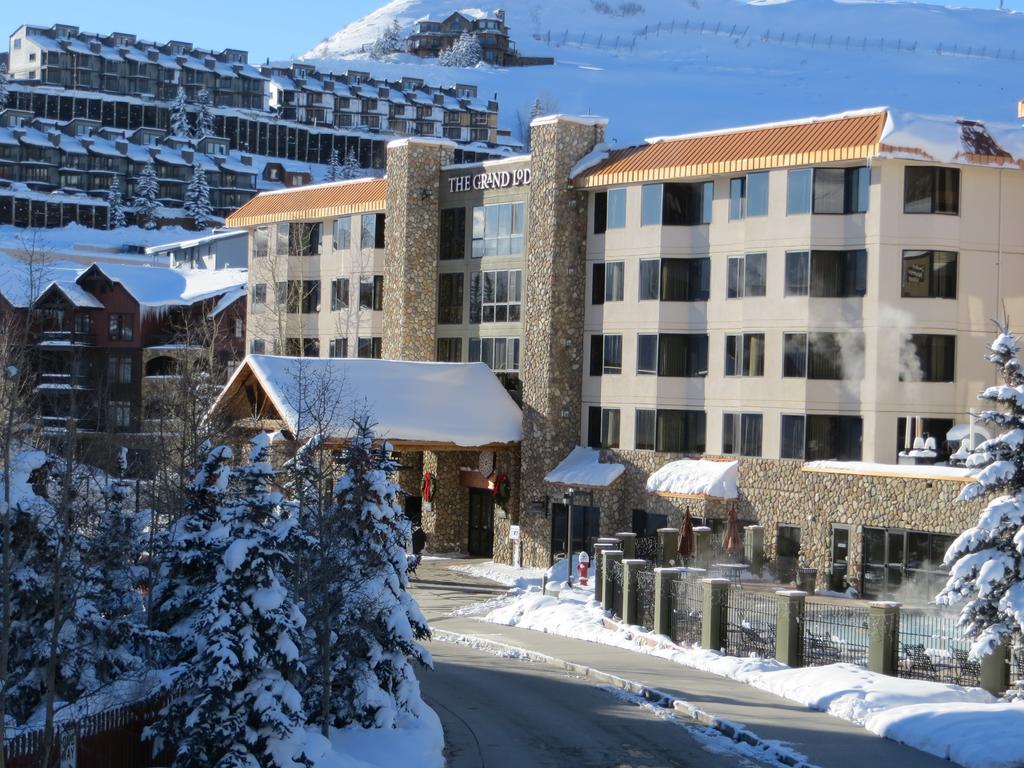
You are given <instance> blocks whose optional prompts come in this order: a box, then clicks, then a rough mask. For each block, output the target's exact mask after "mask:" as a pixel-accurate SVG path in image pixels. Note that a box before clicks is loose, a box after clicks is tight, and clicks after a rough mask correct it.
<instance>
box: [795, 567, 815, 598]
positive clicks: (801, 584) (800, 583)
mask: <svg viewBox="0 0 1024 768" xmlns="http://www.w3.org/2000/svg"><path fill="white" fill-rule="evenodd" d="M817 581H818V570H817V569H816V568H797V569H796V588H797V589H799V590H800V591H801V592H806V593H807V594H808V595H813V594H814V587H815V584H816V583H817Z"/></svg>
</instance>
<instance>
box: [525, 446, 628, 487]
mask: <svg viewBox="0 0 1024 768" xmlns="http://www.w3.org/2000/svg"><path fill="white" fill-rule="evenodd" d="M625 471H626V468H625V467H624V466H623V465H622V464H602V463H601V453H600V451H597V450H595V449H593V448H584V447H583V446H580V445H577V446H576V447H575V448H573V449H572V450H571V451H570V452H569V455H568V456H566V457H565V458H564V459H562V461H561V463H560V464H559V465H558V466H557V467H555V468H554V469H553V470H551V471H550V472H548V474H547V476H546V477H545V478H544V482H546V483H556V484H558V485H571V486H575V487H577V488H605V487H607V486H609V485H611V484H612V483H613V482H615V480H616V479H617V478H618V477H619V475H621V474H622V473H623V472H625Z"/></svg>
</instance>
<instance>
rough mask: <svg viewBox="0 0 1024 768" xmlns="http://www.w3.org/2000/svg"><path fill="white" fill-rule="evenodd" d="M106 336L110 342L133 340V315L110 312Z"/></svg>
mask: <svg viewBox="0 0 1024 768" xmlns="http://www.w3.org/2000/svg"><path fill="white" fill-rule="evenodd" d="M108 334H109V337H110V340H111V341H131V340H132V339H133V338H135V315H133V314H128V313H125V312H111V313H110V315H109V317H108Z"/></svg>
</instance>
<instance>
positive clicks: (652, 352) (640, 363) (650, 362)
mask: <svg viewBox="0 0 1024 768" xmlns="http://www.w3.org/2000/svg"><path fill="white" fill-rule="evenodd" d="M636 372H637V373H638V374H647V375H649V376H656V375H657V374H658V334H656V333H640V334H637V337H636Z"/></svg>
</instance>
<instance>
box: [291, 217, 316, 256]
mask: <svg viewBox="0 0 1024 768" xmlns="http://www.w3.org/2000/svg"><path fill="white" fill-rule="evenodd" d="M288 253H290V254H291V255H292V256H319V255H320V222H313V223H296V224H292V225H291V226H289V228H288Z"/></svg>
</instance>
